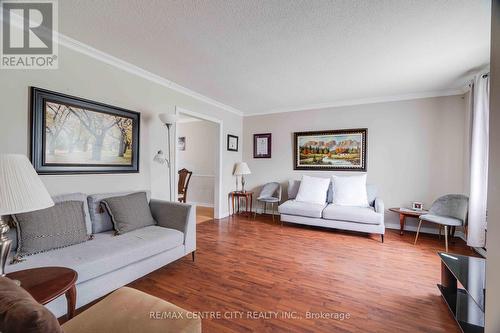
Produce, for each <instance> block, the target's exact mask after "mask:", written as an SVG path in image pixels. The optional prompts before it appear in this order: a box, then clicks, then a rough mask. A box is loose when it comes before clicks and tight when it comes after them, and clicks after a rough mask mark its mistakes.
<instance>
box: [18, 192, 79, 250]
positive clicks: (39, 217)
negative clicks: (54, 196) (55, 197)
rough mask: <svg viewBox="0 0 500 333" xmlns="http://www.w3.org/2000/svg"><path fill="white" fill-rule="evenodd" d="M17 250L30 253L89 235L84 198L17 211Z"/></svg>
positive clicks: (49, 248) (74, 242)
mask: <svg viewBox="0 0 500 333" xmlns="http://www.w3.org/2000/svg"><path fill="white" fill-rule="evenodd" d="M14 221H15V222H16V227H17V241H18V245H17V254H18V255H20V256H24V255H31V254H35V253H39V252H44V251H48V250H53V249H57V248H61V247H65V246H69V245H73V244H78V243H82V242H85V241H86V240H87V239H88V236H87V229H86V227H85V213H84V211H83V202H81V201H64V202H58V203H56V204H55V205H54V206H53V207H50V208H46V209H42V210H38V211H34V212H29V213H22V214H16V215H14Z"/></svg>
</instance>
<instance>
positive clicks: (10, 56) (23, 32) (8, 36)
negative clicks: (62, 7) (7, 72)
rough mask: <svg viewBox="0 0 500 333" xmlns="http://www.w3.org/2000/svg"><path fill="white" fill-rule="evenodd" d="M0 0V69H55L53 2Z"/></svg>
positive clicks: (55, 35)
mask: <svg viewBox="0 0 500 333" xmlns="http://www.w3.org/2000/svg"><path fill="white" fill-rule="evenodd" d="M0 3H1V16H0V18H1V20H2V34H1V36H2V43H1V44H2V52H1V62H0V68H2V69H57V66H58V59H57V58H58V57H57V53H58V52H57V51H58V44H57V33H55V32H56V31H57V2H56V1H55V0H42V1H20V0H5V1H0Z"/></svg>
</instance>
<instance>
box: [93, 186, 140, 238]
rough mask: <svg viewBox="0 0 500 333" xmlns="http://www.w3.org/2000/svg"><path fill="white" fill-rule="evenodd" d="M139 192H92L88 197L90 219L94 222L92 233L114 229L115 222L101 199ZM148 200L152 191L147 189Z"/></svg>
mask: <svg viewBox="0 0 500 333" xmlns="http://www.w3.org/2000/svg"><path fill="white" fill-rule="evenodd" d="M132 193H137V191H134V192H120V193H99V194H91V195H89V196H88V197H87V201H88V209H89V213H90V220H91V223H92V233H94V234H97V233H100V232H104V231H109V230H113V222H112V221H111V216H110V215H109V213H108V212H107V210H106V209H105V208H104V207H102V205H101V201H102V200H103V199H106V198H112V197H118V196H122V195H127V194H132ZM146 195H147V197H148V201H149V199H150V192H148V191H146Z"/></svg>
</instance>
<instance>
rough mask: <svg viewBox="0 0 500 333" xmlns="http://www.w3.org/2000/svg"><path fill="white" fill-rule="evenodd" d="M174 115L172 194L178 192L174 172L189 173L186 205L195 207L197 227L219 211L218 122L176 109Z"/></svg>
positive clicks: (219, 153) (219, 130)
mask: <svg viewBox="0 0 500 333" xmlns="http://www.w3.org/2000/svg"><path fill="white" fill-rule="evenodd" d="M176 114H177V116H178V119H179V120H178V122H177V123H176V126H175V137H174V140H173V141H174V142H175V154H174V156H175V166H176V168H175V172H174V174H175V182H174V184H173V185H174V186H175V188H174V190H175V191H177V190H178V184H179V183H178V182H179V174H178V171H179V170H181V169H187V170H188V171H189V172H192V174H191V177H190V178H189V183H188V184H187V185H188V186H187V191H186V193H185V194H184V195H185V196H186V203H190V204H195V205H196V221H197V223H203V222H207V221H211V220H213V219H214V218H218V217H219V214H220V211H221V210H220V203H221V200H220V189H221V165H222V162H221V153H222V144H223V141H222V121H220V120H218V119H215V118H212V117H209V116H206V115H204V114H199V113H196V112H192V111H189V110H186V109H182V108H179V107H177V108H176ZM180 187H182V186H180ZM175 193H177V192H175Z"/></svg>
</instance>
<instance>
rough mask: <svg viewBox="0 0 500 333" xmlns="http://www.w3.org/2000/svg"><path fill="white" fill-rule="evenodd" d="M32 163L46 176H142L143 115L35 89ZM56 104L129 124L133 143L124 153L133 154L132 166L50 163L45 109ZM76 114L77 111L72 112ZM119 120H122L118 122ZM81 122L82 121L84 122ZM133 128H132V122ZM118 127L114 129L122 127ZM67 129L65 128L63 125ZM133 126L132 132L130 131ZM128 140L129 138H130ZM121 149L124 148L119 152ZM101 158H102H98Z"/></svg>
mask: <svg viewBox="0 0 500 333" xmlns="http://www.w3.org/2000/svg"><path fill="white" fill-rule="evenodd" d="M30 97H31V110H30V121H31V138H30V143H31V147H30V148H31V152H30V153H31V154H30V155H31V162H32V163H33V166H34V168H35V170H36V171H37V172H38V174H43V175H61V174H101V173H106V174H111V173H138V172H139V153H140V151H139V150H140V142H139V141H140V122H141V114H140V113H139V112H135V111H130V110H126V109H123V108H120V107H116V106H112V105H108V104H104V103H99V102H95V101H91V100H88V99H83V98H80V97H75V96H70V95H66V94H62V93H58V92H54V91H50V90H46V89H41V88H37V87H31V89H30ZM47 102H49V103H55V104H57V105H62V106H67V107H68V109H70V110H71V108H70V107H74V108H78V109H84V110H85V111H89V112H88V113H90V112H97V113H103V114H106V115H111V116H116V117H117V118H116V119H117V124H118V119H123V120H124V121H126V122H127V124H128V125H127V126H128V128H127V133H130V132H128V131H129V130H131V140H130V141H131V142H128V141H129V140H128V139H127V145H126V146H125V149H124V150H123V151H127V149H128V151H129V152H130V163H122V164H120V163H95V162H89V163H71V162H65V163H60V162H48V161H47V158H46V145H47V133H46V132H47V130H46V117H45V112H46V111H45V106H46V103H47ZM71 112H73V111H71ZM118 117H119V118H118ZM80 121H81V120H80ZM129 121H130V122H131V124H130V122H129ZM117 124H115V125H113V126H118V125H117ZM62 126H63V125H62ZM130 126H131V129H130ZM127 138H128V136H127ZM118 149H120V148H118ZM97 156H100V155H97Z"/></svg>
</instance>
